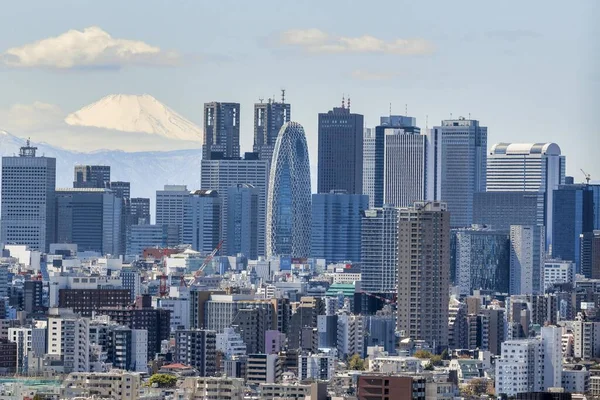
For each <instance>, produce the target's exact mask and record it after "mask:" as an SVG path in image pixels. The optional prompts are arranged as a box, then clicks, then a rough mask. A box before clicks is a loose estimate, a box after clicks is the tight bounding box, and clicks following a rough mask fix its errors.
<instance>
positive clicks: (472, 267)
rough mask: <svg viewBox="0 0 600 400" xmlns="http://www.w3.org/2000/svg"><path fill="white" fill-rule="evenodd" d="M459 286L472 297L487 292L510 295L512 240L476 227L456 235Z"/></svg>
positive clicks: (501, 233) (461, 290)
mask: <svg viewBox="0 0 600 400" xmlns="http://www.w3.org/2000/svg"><path fill="white" fill-rule="evenodd" d="M455 260H456V274H455V275H456V285H457V286H458V287H459V294H461V295H467V296H470V295H471V294H473V290H477V289H483V290H491V291H495V292H500V293H508V279H509V270H510V240H509V235H508V233H507V232H502V231H497V230H492V229H490V228H481V227H473V228H469V229H460V230H458V231H457V232H456V254H455Z"/></svg>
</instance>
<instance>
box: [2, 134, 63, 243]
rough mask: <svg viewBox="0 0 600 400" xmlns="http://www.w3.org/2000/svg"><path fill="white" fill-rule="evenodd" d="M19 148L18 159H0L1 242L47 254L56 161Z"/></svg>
mask: <svg viewBox="0 0 600 400" xmlns="http://www.w3.org/2000/svg"><path fill="white" fill-rule="evenodd" d="M36 150H37V148H36V147H32V146H30V144H29V141H27V145H26V146H24V147H21V151H20V153H19V156H18V157H2V198H1V214H0V242H1V243H4V244H21V245H26V246H28V247H29V248H30V249H31V250H40V251H47V250H48V246H49V245H50V243H52V242H54V230H55V229H54V224H55V219H56V218H55V206H54V203H55V188H56V159H55V158H48V157H36V155H35V152H36Z"/></svg>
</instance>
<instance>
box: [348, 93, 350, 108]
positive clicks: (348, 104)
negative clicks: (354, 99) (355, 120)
mask: <svg viewBox="0 0 600 400" xmlns="http://www.w3.org/2000/svg"><path fill="white" fill-rule="evenodd" d="M348 111H350V95H348Z"/></svg>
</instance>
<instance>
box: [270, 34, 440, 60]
mask: <svg viewBox="0 0 600 400" xmlns="http://www.w3.org/2000/svg"><path fill="white" fill-rule="evenodd" d="M279 43H280V44H283V45H287V46H296V47H300V48H303V49H304V50H306V51H309V52H313V53H383V54H399V55H423V54H431V53H433V51H434V50H435V47H434V45H433V44H432V43H431V42H429V41H427V40H425V39H422V38H413V39H395V40H392V41H385V40H383V39H379V38H376V37H374V36H370V35H363V36H358V37H345V36H332V35H329V34H327V33H326V32H323V31H321V30H320V29H315V28H312V29H291V30H288V31H285V32H282V33H281V35H280V37H279Z"/></svg>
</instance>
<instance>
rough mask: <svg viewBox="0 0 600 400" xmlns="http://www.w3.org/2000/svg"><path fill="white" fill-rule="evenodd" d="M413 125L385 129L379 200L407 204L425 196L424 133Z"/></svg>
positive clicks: (425, 142) (423, 198)
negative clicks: (381, 196) (382, 171)
mask: <svg viewBox="0 0 600 400" xmlns="http://www.w3.org/2000/svg"><path fill="white" fill-rule="evenodd" d="M420 132H421V130H420V129H419V128H417V127H405V128H386V129H385V161H384V179H383V180H384V186H383V202H384V203H385V204H392V205H394V206H396V207H408V206H410V205H412V204H413V203H414V202H415V201H422V200H427V161H428V160H427V151H428V146H427V136H425V135H421V133H420Z"/></svg>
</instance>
